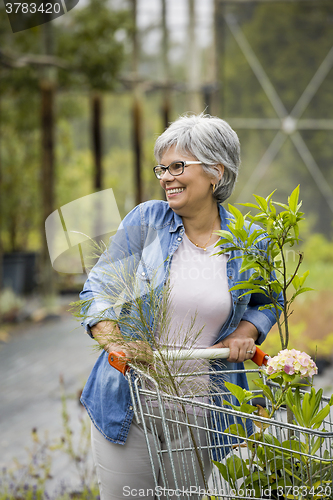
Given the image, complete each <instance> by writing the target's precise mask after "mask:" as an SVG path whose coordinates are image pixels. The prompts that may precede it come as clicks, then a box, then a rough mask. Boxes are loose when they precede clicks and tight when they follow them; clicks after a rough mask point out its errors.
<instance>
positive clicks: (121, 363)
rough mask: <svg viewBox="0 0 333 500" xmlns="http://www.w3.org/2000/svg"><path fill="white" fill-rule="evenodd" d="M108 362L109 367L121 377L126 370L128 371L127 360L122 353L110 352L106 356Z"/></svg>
mask: <svg viewBox="0 0 333 500" xmlns="http://www.w3.org/2000/svg"><path fill="white" fill-rule="evenodd" d="M108 360H109V363H110V365H111V366H113V368H115V369H116V370H118V371H119V372H120V373H122V374H123V375H125V374H126V372H127V370H128V369H129V365H128V362H129V359H128V358H127V357H126V355H125V353H124V352H122V351H111V352H110V354H109V356H108Z"/></svg>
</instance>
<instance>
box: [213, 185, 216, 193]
mask: <svg viewBox="0 0 333 500" xmlns="http://www.w3.org/2000/svg"><path fill="white" fill-rule="evenodd" d="M215 190H216V184H213V193H215Z"/></svg>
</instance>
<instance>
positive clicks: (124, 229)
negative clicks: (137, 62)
mask: <svg viewBox="0 0 333 500" xmlns="http://www.w3.org/2000/svg"><path fill="white" fill-rule="evenodd" d="M140 214H141V209H140V205H139V206H138V207H136V208H134V209H133V210H132V211H131V212H130V213H129V214H128V215H127V216H126V217H125V218H124V220H123V221H122V223H121V225H120V226H119V228H118V231H117V233H116V234H115V235H114V236H112V237H111V238H110V242H109V246H108V248H107V249H106V250H105V251H104V253H103V254H102V255H101V257H100V258H99V260H98V262H97V264H96V265H95V266H94V267H93V269H92V270H91V271H90V273H89V276H88V279H87V280H86V282H85V284H84V287H83V290H82V292H81V293H80V299H81V300H84V301H86V303H85V304H82V308H81V318H82V323H81V324H82V325H83V326H84V328H85V329H86V331H87V333H88V334H89V335H90V336H91V337H92V334H91V327H92V326H94V325H95V324H96V323H98V322H99V321H103V320H113V319H116V318H117V316H118V314H117V309H118V308H119V307H121V305H123V303H124V302H126V286H128V282H127V281H126V280H127V279H128V278H129V279H130V278H131V277H133V276H134V274H135V270H136V267H137V266H138V262H139V261H140V256H141V253H142V250H141V249H142V247H143V244H142V241H143V238H144V235H143V231H144V228H143V225H142V224H141V215H140Z"/></svg>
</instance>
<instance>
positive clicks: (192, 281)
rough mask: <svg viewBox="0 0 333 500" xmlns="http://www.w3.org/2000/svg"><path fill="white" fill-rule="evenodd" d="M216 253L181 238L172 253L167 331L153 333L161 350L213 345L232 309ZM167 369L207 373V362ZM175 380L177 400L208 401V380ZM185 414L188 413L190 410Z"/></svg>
mask: <svg viewBox="0 0 333 500" xmlns="http://www.w3.org/2000/svg"><path fill="white" fill-rule="evenodd" d="M217 251H218V249H217V248H216V247H215V246H214V244H213V245H211V246H209V247H207V250H206V251H205V250H203V249H202V248H198V247H196V246H195V245H194V244H193V243H192V242H191V241H190V240H189V239H188V238H187V236H185V237H184V239H183V241H182V243H181V244H180V245H179V247H178V249H177V250H176V252H175V253H174V256H173V258H172V262H171V268H170V286H171V311H170V312H171V322H170V329H169V331H168V332H157V336H158V337H159V343H160V345H161V346H162V347H163V348H169V349H179V348H181V347H182V348H192V347H196V348H206V347H210V346H213V345H214V343H215V342H216V340H217V337H218V334H219V332H220V330H221V328H222V326H223V324H224V323H225V322H226V320H227V319H228V317H229V314H230V312H231V306H232V299H231V294H230V292H229V287H228V279H227V274H226V263H227V260H228V255H226V254H224V255H218V256H217V255H213V254H214V253H216V252H217ZM194 319H195V322H194V326H193V327H192V328H191V324H193V320H194ZM222 362H223V360H222ZM169 367H170V371H171V372H172V373H175V372H176V373H180V372H181V373H189V372H190V373H193V372H202V371H208V368H209V362H208V361H207V360H205V361H204V360H199V361H195V360H193V361H178V362H171V361H170V362H169ZM176 380H177V381H178V384H177V385H178V386H179V393H180V395H181V396H186V395H196V399H197V400H200V401H205V402H207V401H208V398H207V394H208V384H209V377H208V376H204V375H201V376H195V377H176ZM188 411H190V412H192V408H191V407H189V408H188Z"/></svg>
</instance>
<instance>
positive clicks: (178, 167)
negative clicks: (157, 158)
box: [153, 160, 202, 179]
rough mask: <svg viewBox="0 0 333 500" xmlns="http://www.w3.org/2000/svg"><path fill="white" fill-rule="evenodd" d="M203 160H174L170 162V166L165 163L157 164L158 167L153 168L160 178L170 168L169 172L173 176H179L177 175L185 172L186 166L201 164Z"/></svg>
mask: <svg viewBox="0 0 333 500" xmlns="http://www.w3.org/2000/svg"><path fill="white" fill-rule="evenodd" d="M201 164H202V161H192V160H190V161H183V160H177V161H173V162H172V163H170V165H169V166H168V167H165V166H164V165H156V167H154V168H153V170H154V174H155V175H156V177H157V178H158V179H162V177H163V175H164V174H165V172H166V171H167V170H169V173H170V174H171V175H172V176H173V177H177V175H181V174H182V173H183V172H184V168H185V167H187V165H201Z"/></svg>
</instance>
